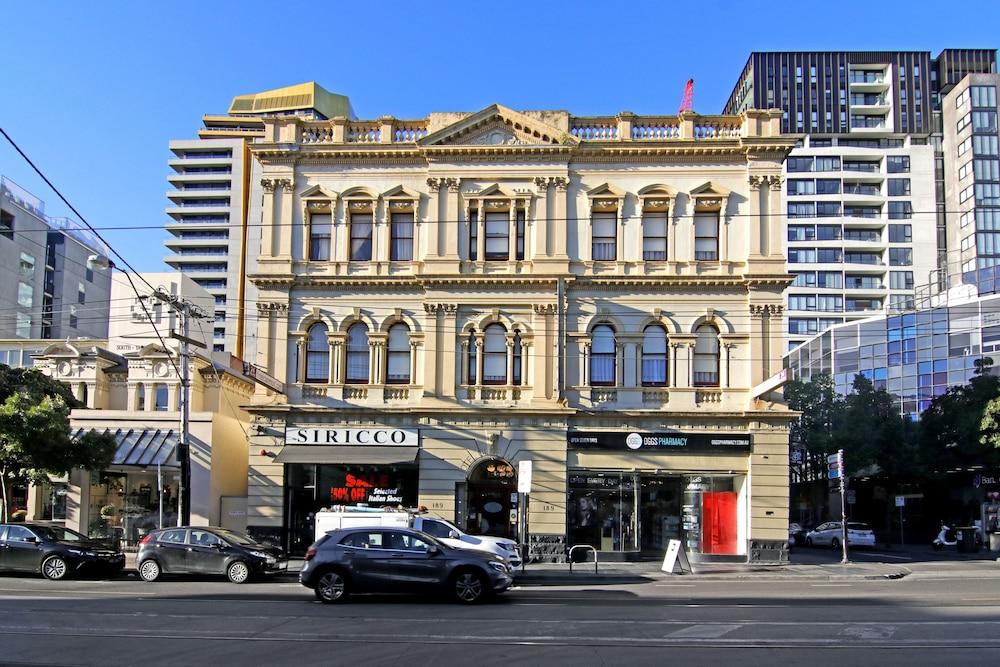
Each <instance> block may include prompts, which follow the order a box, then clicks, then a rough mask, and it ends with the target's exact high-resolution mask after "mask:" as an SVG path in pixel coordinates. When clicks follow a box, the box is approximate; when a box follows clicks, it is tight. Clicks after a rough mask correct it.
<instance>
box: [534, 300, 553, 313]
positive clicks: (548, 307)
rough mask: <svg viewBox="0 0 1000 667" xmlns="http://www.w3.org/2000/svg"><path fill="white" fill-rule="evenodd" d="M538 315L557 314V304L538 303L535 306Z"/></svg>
mask: <svg viewBox="0 0 1000 667" xmlns="http://www.w3.org/2000/svg"><path fill="white" fill-rule="evenodd" d="M533 308H534V311H535V314H536V315H555V313H556V304H554V303H536V304H534V306H533Z"/></svg>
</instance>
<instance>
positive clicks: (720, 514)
mask: <svg viewBox="0 0 1000 667" xmlns="http://www.w3.org/2000/svg"><path fill="white" fill-rule="evenodd" d="M701 520H702V524H701V552H702V553H703V554H729V555H735V554H736V553H737V548H736V535H737V526H736V493H735V492H733V491H712V492H705V493H703V494H702V496H701Z"/></svg>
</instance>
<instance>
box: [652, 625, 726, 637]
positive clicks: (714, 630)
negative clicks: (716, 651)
mask: <svg viewBox="0 0 1000 667" xmlns="http://www.w3.org/2000/svg"><path fill="white" fill-rule="evenodd" d="M742 627H743V625H742V624H738V623H713V624H711V625H707V624H699V625H692V626H691V627H689V628H682V629H680V630H678V631H676V632H671V633H670V634H669V635H667V637H669V638H671V639H718V638H719V637H722V636H723V635H727V634H729V633H730V632H732V631H733V630H737V629H739V628H742Z"/></svg>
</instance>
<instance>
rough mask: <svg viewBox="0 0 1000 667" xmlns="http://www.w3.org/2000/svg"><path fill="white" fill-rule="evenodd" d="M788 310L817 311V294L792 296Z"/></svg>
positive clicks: (790, 296) (789, 299)
mask: <svg viewBox="0 0 1000 667" xmlns="http://www.w3.org/2000/svg"><path fill="white" fill-rule="evenodd" d="M788 310H816V295H815V294H790V295H789V296H788Z"/></svg>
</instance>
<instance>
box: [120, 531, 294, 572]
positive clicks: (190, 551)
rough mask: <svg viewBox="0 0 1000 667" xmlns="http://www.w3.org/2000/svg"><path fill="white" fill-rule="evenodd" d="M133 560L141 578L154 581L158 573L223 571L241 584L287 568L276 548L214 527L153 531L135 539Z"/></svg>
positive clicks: (282, 555) (283, 558) (285, 561)
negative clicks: (135, 547)
mask: <svg viewBox="0 0 1000 667" xmlns="http://www.w3.org/2000/svg"><path fill="white" fill-rule="evenodd" d="M135 562H136V569H137V570H138V571H139V577H140V578H141V579H142V580H143V581H156V580H157V579H159V578H160V575H162V574H217V575H223V574H224V575H226V577H228V578H229V581H231V582H233V583H234V584H242V583H245V582H246V581H249V580H250V578H251V577H253V576H254V575H258V574H273V573H277V572H285V571H287V569H288V560H287V559H286V558H285V554H284V552H283V551H282V550H281V549H279V548H278V547H275V546H272V545H270V544H261V543H260V542H257V541H256V540H254V539H253V538H252V537H250V536H249V535H246V534H244V533H239V532H237V531H235V530H228V529H226V528H216V527H214V526H182V527H179V528H160V529H158V530H154V531H152V532H150V533H149V534H148V535H146V536H145V537H143V538H142V539H141V540H140V541H139V553H138V554H137V555H136V559H135Z"/></svg>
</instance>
